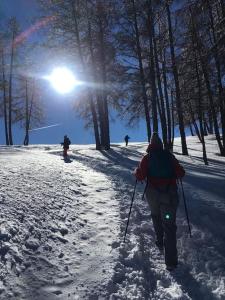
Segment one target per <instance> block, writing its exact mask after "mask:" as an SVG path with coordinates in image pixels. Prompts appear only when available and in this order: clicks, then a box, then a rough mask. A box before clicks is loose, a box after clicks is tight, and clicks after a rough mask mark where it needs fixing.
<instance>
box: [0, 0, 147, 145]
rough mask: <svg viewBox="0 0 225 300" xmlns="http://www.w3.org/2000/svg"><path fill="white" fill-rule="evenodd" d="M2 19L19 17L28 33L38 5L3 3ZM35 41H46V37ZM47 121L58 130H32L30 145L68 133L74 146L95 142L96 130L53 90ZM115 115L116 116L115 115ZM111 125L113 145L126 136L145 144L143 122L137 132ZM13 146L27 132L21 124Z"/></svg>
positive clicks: (26, 0) (0, 136)
mask: <svg viewBox="0 0 225 300" xmlns="http://www.w3.org/2000/svg"><path fill="white" fill-rule="evenodd" d="M0 10H1V11H0V15H1V17H10V16H16V17H17V19H18V20H19V22H21V23H22V24H21V25H22V30H26V29H28V28H29V26H31V25H32V18H33V17H35V16H37V12H38V6H37V3H36V1H35V0H0ZM35 35H36V38H39V39H41V38H43V36H41V35H40V36H39V37H37V33H36V34H35ZM45 114H46V120H45V123H44V124H43V126H49V125H52V124H60V125H59V126H56V127H50V128H47V129H43V130H39V131H33V132H31V133H30V143H32V144H35V143H37V144H39V143H43V144H49V143H50V144H54V143H59V142H61V140H62V138H63V136H64V134H68V135H69V137H70V138H71V140H72V142H73V143H75V144H88V143H94V137H93V130H92V129H89V130H86V129H84V122H83V120H82V119H80V118H79V117H78V116H77V115H76V113H75V112H74V111H73V110H72V105H71V103H68V102H67V100H66V98H65V97H64V96H63V95H61V96H60V95H57V94H56V92H55V91H53V90H52V91H51V92H50V93H49V94H48V96H47V99H46V110H45ZM114 116H115V113H114ZM114 119H115V121H114V122H110V135H111V142H121V141H123V138H124V136H125V135H126V134H128V135H129V136H130V137H131V140H130V141H146V139H147V136H146V128H145V123H144V121H142V122H140V125H139V126H138V127H137V128H134V129H128V128H126V126H125V122H122V121H120V120H119V119H118V118H114ZM0 125H1V128H0V144H4V143H5V138H4V128H3V120H1V121H0ZM13 135H14V143H15V144H21V143H22V142H23V138H24V130H23V129H22V128H21V127H20V125H19V124H17V125H14V126H13Z"/></svg>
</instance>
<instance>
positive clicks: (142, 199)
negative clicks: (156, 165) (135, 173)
mask: <svg viewBox="0 0 225 300" xmlns="http://www.w3.org/2000/svg"><path fill="white" fill-rule="evenodd" d="M147 187H148V180H147V182H146V185H145V189H144V193H143V195H142V198H141V200H142V201H143V200H144V196H145V193H146V191H147Z"/></svg>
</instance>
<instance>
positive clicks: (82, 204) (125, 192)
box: [0, 137, 225, 300]
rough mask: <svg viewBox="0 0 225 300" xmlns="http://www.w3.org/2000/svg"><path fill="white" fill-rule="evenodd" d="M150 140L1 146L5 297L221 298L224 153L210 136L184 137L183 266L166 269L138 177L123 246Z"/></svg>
mask: <svg viewBox="0 0 225 300" xmlns="http://www.w3.org/2000/svg"><path fill="white" fill-rule="evenodd" d="M146 146H147V144H146V143H145V144H144V143H131V144H130V145H129V146H128V147H127V148H125V147H124V145H122V144H115V145H113V146H112V149H111V150H110V151H107V152H106V151H102V152H98V151H95V150H94V146H78V145H73V146H72V147H71V149H70V151H69V155H70V160H69V161H68V162H66V163H65V162H64V160H63V159H62V156H61V152H62V151H61V147H60V146H58V145H56V146H54V145H51V146H50V145H49V146H48V145H44V146H43V145H42V146H29V147H28V148H24V147H16V146H14V147H11V148H7V147H3V146H2V147H0V165H1V173H0V178H1V185H0V256H1V260H0V299H1V300H8V299H16V300H22V299H26V300H30V299H32V300H47V299H48V300H55V299H61V300H62V299H92V300H94V299H96V300H97V299H99V300H101V299H111V300H113V299H129V300H131V299H162V300H166V299H182V300H183V299H184V300H185V299H202V300H203V299H204V300H208V299H225V229H224V228H225V226H224V225H225V159H224V158H221V157H219V156H218V155H216V152H218V150H217V146H216V142H215V140H214V139H213V137H208V138H207V151H208V154H209V163H210V165H209V166H205V165H204V164H203V162H202V158H201V144H200V143H199V142H198V140H197V139H196V138H195V137H189V138H188V147H189V151H190V154H191V155H190V156H189V157H183V156H182V155H180V152H181V146H180V142H179V140H178V139H177V140H176V146H175V148H174V151H175V155H176V157H177V159H178V160H179V161H180V162H181V164H182V165H183V166H184V168H185V170H186V176H185V178H184V190H185V195H186V200H187V205H188V209H189V216H190V222H191V225H192V233H193V237H192V238H191V239H190V238H189V235H188V228H187V223H186V217H185V213H184V207H183V199H182V197H181V196H182V195H181V193H180V206H179V210H178V218H177V225H178V231H177V236H178V252H179V266H178V268H177V270H176V271H174V272H168V271H167V270H166V268H165V265H164V258H163V256H162V255H161V254H160V252H159V251H158V249H157V248H156V247H155V245H154V233H153V228H152V223H151V218H150V211H149V209H148V206H147V203H146V201H142V200H141V198H142V193H143V190H144V184H141V183H138V187H137V192H136V195H135V200H134V207H133V211H132V214H131V219H130V225H129V228H128V234H127V239H126V244H124V243H123V235H124V231H125V226H126V221H127V215H128V212H129V206H130V201H131V195H132V193H133V188H134V183H135V179H134V176H133V175H132V172H133V170H134V168H135V167H136V166H137V164H138V162H139V161H140V159H141V157H142V155H143V153H145V149H146Z"/></svg>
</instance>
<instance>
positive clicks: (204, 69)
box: [190, 9, 225, 156]
mask: <svg viewBox="0 0 225 300" xmlns="http://www.w3.org/2000/svg"><path fill="white" fill-rule="evenodd" d="M190 14H191V22H192V30H193V39H194V42H195V44H196V45H197V47H196V49H197V51H198V55H199V59H200V64H201V68H202V72H203V76H204V80H205V85H206V89H207V94H208V98H209V103H210V110H211V112H212V118H213V124H214V130H215V135H216V140H217V143H218V146H219V149H220V154H221V156H225V148H224V147H223V145H222V143H221V140H220V132H219V125H218V121H217V114H216V110H215V106H214V105H215V104H214V101H213V96H212V91H211V85H210V81H209V75H208V71H207V67H206V60H205V58H204V57H203V54H202V50H201V49H202V46H201V43H200V41H199V37H198V33H197V30H196V24H195V21H194V17H193V14H192V11H191V9H190Z"/></svg>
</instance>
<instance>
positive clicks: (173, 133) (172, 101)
mask: <svg viewBox="0 0 225 300" xmlns="http://www.w3.org/2000/svg"><path fill="white" fill-rule="evenodd" d="M171 110H172V139H171V150H172V149H173V144H174V136H175V122H174V99H173V91H172V90H171Z"/></svg>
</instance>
